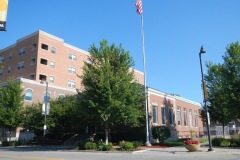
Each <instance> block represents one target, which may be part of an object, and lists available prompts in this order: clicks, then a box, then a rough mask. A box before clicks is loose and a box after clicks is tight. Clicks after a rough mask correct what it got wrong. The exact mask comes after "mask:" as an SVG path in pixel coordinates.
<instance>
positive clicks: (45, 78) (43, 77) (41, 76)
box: [39, 74, 47, 81]
mask: <svg viewBox="0 0 240 160" xmlns="http://www.w3.org/2000/svg"><path fill="white" fill-rule="evenodd" d="M39 80H42V81H46V80H47V76H45V75H42V74H40V75H39Z"/></svg>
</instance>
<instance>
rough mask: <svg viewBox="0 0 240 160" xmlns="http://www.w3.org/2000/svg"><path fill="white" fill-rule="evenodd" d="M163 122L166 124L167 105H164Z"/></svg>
mask: <svg viewBox="0 0 240 160" xmlns="http://www.w3.org/2000/svg"><path fill="white" fill-rule="evenodd" d="M161 110H162V124H166V107H165V106H164V107H162V108H161Z"/></svg>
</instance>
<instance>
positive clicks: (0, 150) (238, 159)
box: [0, 147, 240, 160]
mask: <svg viewBox="0 0 240 160" xmlns="http://www.w3.org/2000/svg"><path fill="white" fill-rule="evenodd" d="M207 150H208V148H207V147H201V150H200V151H198V152H188V151H187V150H186V149H185V148H184V147H171V148H164V149H150V150H142V151H137V152H96V151H74V150H70V149H67V148H56V147H55V148H54V147H51V148H49V147H16V148H12V147H10V148H9V147H7V148H6V147H0V160H155V159H156V160H240V149H239V148H238V149H229V148H225V149H223V148H214V152H208V151H207Z"/></svg>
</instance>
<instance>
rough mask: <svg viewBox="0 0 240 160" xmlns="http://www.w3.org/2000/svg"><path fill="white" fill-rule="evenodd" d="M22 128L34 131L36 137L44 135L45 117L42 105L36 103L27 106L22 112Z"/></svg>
mask: <svg viewBox="0 0 240 160" xmlns="http://www.w3.org/2000/svg"><path fill="white" fill-rule="evenodd" d="M22 117H23V121H22V127H23V128H26V129H29V130H30V131H33V132H34V133H35V135H36V136H40V135H42V134H43V125H44V121H43V115H42V104H41V103H36V104H32V105H31V106H25V107H24V108H23V110H22Z"/></svg>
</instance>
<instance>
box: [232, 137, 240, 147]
mask: <svg viewBox="0 0 240 160" xmlns="http://www.w3.org/2000/svg"><path fill="white" fill-rule="evenodd" d="M230 146H231V147H240V138H231V139H230Z"/></svg>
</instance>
